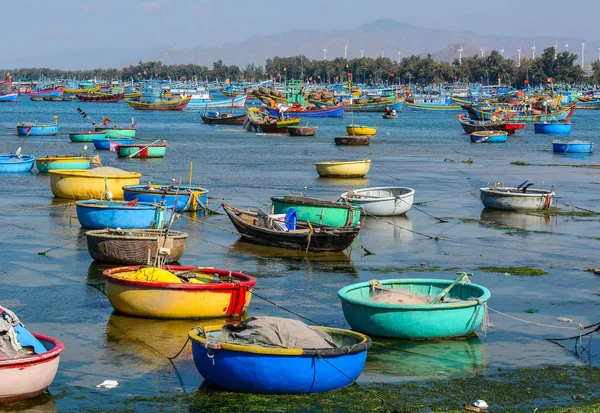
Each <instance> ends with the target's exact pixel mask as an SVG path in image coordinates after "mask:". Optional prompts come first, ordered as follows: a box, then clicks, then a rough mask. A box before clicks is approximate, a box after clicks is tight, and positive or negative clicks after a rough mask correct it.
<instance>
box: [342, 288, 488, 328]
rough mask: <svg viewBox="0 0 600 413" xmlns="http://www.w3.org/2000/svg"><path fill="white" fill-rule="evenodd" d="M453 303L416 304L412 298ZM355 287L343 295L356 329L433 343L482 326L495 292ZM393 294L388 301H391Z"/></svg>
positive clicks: (348, 318) (464, 289)
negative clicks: (419, 297) (434, 340)
mask: <svg viewBox="0 0 600 413" xmlns="http://www.w3.org/2000/svg"><path fill="white" fill-rule="evenodd" d="M452 284H454V286H453V287H452V288H451V289H450V291H449V292H448V293H447V295H446V298H447V301H448V302H441V303H439V304H438V303H432V300H429V302H428V303H418V304H417V303H415V300H414V299H413V298H412V297H411V295H420V296H424V297H428V296H429V297H431V298H436V297H437V296H439V295H440V294H441V293H442V291H444V290H445V289H446V288H448V287H450V286H451V285H452ZM379 286H380V287H381V288H380V289H378V288H373V286H372V282H370V281H367V282H361V283H357V284H352V285H349V286H347V287H344V288H342V289H341V290H339V291H338V297H339V298H340V300H341V301H342V310H343V312H344V317H345V318H346V321H347V322H348V324H350V326H351V327H352V329H353V330H356V331H360V332H361V333H364V334H368V335H369V336H376V337H393V338H401V339H409V340H426V339H427V340H429V339H436V338H451V337H460V336H465V335H467V334H469V333H472V332H473V331H475V330H476V329H477V328H478V327H479V326H480V325H481V323H482V321H483V317H484V314H485V304H486V302H487V300H488V299H489V298H490V296H491V294H490V291H489V290H488V289H487V288H485V287H482V286H480V285H477V284H473V283H470V282H458V283H456V284H455V282H454V281H451V280H442V279H418V278H415V279H410V278H400V279H392V280H382V281H380V282H379ZM386 296H387V297H386Z"/></svg>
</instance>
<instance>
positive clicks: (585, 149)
mask: <svg viewBox="0 0 600 413" xmlns="http://www.w3.org/2000/svg"><path fill="white" fill-rule="evenodd" d="M552 150H553V151H554V152H556V153H592V152H593V151H594V142H592V141H579V140H574V141H553V142H552Z"/></svg>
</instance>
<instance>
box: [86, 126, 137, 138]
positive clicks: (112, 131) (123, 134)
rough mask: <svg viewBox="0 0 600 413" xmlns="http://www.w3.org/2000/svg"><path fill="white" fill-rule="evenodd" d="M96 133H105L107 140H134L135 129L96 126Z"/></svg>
mask: <svg viewBox="0 0 600 413" xmlns="http://www.w3.org/2000/svg"><path fill="white" fill-rule="evenodd" d="M96 132H105V133H106V137H107V138H135V127H131V128H122V127H118V126H113V127H104V126H96Z"/></svg>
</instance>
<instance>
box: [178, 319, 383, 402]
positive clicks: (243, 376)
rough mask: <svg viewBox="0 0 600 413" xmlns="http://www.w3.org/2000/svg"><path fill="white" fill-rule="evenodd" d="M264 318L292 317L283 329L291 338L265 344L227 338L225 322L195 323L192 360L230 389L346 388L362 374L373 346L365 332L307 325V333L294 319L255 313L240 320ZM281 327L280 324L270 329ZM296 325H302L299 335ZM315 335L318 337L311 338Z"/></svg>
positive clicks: (212, 382)
mask: <svg viewBox="0 0 600 413" xmlns="http://www.w3.org/2000/svg"><path fill="white" fill-rule="evenodd" d="M267 319H268V322H269V323H273V322H274V321H275V320H282V321H283V323H285V324H290V322H291V323H294V325H293V326H290V327H289V328H288V329H286V330H285V331H288V330H289V331H290V333H289V335H288V334H286V337H290V336H291V337H292V338H291V340H290V343H288V342H287V340H285V338H283V337H281V335H276V334H275V335H276V336H278V338H279V339H281V343H282V344H280V343H279V342H277V343H274V344H271V345H269V344H270V343H271V340H269V339H268V338H267V340H266V341H267V342H268V343H269V344H267V345H263V346H260V345H257V344H253V343H250V342H248V343H240V341H239V340H236V341H235V342H232V341H228V340H225V339H224V338H223V335H222V328H223V329H226V328H228V326H225V327H221V326H210V327H197V328H195V329H193V330H191V331H190V333H189V338H190V339H191V340H192V354H193V356H194V363H195V365H196V368H197V369H198V372H199V373H200V375H202V377H203V378H204V380H205V381H206V382H207V383H209V384H210V385H212V386H215V387H217V388H220V389H222V390H227V391H234V392H244V393H264V394H307V393H322V392H327V391H331V390H336V389H341V388H344V387H346V386H349V385H351V384H353V383H354V382H355V380H356V379H358V376H360V374H361V372H362V370H363V368H364V365H365V362H366V359H367V349H368V348H369V347H370V346H371V339H370V338H369V337H367V336H365V335H363V334H360V333H356V332H354V331H349V330H343V329H338V328H331V327H308V326H305V328H307V329H308V330H309V331H310V333H305V332H304V330H300V329H299V328H298V327H297V326H296V324H297V323H298V322H297V321H296V320H289V321H288V320H286V319H281V318H277V317H260V318H254V317H253V318H251V319H248V320H246V321H245V322H244V323H254V324H256V323H257V322H259V323H264V322H265V320H267ZM242 324H243V323H242ZM302 324H303V323H302ZM235 328H236V330H237V329H240V328H241V327H240V326H237V327H235ZM292 328H293V333H292ZM284 329H285V327H284V326H281V327H274V328H272V329H269V330H268V331H270V332H271V331H280V330H284ZM259 331H260V330H259ZM299 331H302V333H301V334H302V335H301V336H300V338H298V336H299V333H298V332H299ZM258 334H260V333H258ZM313 335H315V336H318V337H320V339H319V338H317V339H316V340H315V339H313V338H312V336H313ZM303 337H306V338H303ZM292 341H293V342H296V343H297V342H300V343H306V347H307V348H302V347H300V346H298V345H297V344H295V345H293V344H292V343H291V342H292ZM313 342H315V343H316V346H317V347H315V345H313V344H312V343H313ZM321 342H322V343H323V344H322V345H321V344H320V343H321ZM309 343H311V344H309ZM308 347H311V348H308Z"/></svg>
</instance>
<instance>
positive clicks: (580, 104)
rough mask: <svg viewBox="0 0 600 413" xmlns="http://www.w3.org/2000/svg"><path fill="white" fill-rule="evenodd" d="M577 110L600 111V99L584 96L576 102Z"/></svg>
mask: <svg viewBox="0 0 600 413" xmlns="http://www.w3.org/2000/svg"><path fill="white" fill-rule="evenodd" d="M575 107H576V108H577V109H600V98H597V97H592V96H582V97H579V98H577V102H575Z"/></svg>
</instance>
